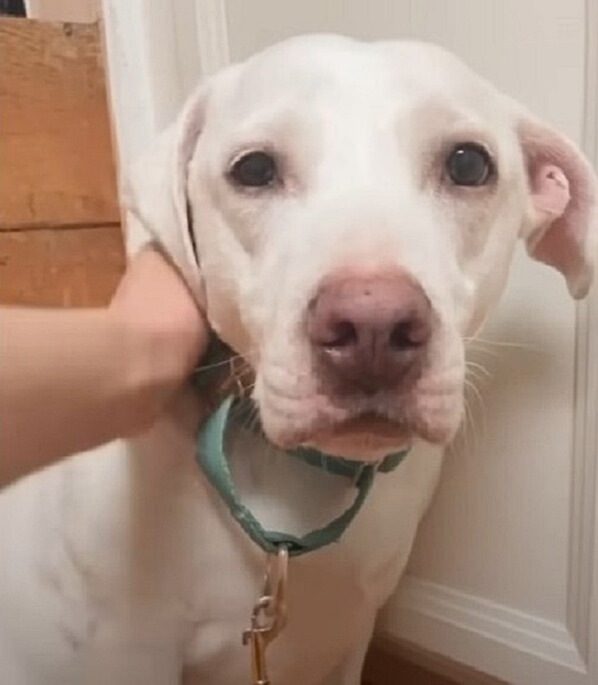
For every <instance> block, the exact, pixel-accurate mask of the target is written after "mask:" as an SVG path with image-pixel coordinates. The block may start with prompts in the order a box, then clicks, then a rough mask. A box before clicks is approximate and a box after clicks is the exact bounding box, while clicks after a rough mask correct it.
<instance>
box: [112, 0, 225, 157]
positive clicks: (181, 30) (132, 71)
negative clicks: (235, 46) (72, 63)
mask: <svg viewBox="0 0 598 685" xmlns="http://www.w3.org/2000/svg"><path fill="white" fill-rule="evenodd" d="M102 12H103V23H104V32H105V45H106V57H107V65H108V82H109V91H110V102H111V110H112V115H113V120H114V128H115V134H116V135H115V137H116V144H117V148H118V159H119V165H120V167H121V168H122V167H123V166H126V165H128V164H130V162H131V161H132V160H133V159H134V158H135V157H136V156H137V155H139V154H140V152H141V151H142V150H143V149H145V148H146V147H147V146H148V145H149V144H150V143H151V141H152V140H153V139H154V138H155V137H156V136H157V135H158V133H159V132H160V131H161V130H162V129H164V128H165V127H166V126H167V125H168V124H169V123H170V121H172V119H173V118H174V117H175V115H176V113H177V111H178V110H179V108H180V106H181V104H182V103H183V101H184V99H185V97H186V96H187V95H188V94H189V92H190V91H191V90H192V88H193V87H194V86H195V85H196V84H197V83H198V82H199V81H200V80H201V79H202V78H205V77H206V76H209V75H210V74H212V73H213V72H214V71H217V70H218V69H219V68H221V67H222V66H225V65H226V64H227V63H228V60H229V50H228V35H227V28H226V15H225V3H224V0H177V1H176V2H155V1H154V0H127V1H126V2H122V0H102Z"/></svg>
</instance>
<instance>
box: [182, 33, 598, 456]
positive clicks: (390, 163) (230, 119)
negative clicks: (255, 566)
mask: <svg viewBox="0 0 598 685" xmlns="http://www.w3.org/2000/svg"><path fill="white" fill-rule="evenodd" d="M184 121H186V122H187V123H186V124H183V128H185V131H184V132H183V133H182V134H180V135H182V139H183V142H182V143H181V142H179V154H181V155H182V156H183V158H186V159H185V162H184V169H185V173H184V174H183V178H184V181H183V183H184V185H186V194H187V200H188V203H189V214H190V215H191V217H192V226H189V227H188V228H189V230H191V231H193V238H194V242H195V246H196V249H197V252H198V254H199V261H200V267H201V273H202V277H203V287H204V291H205V306H206V309H207V314H208V318H209V320H210V322H211V324H212V325H213V327H214V329H215V330H216V331H217V333H218V334H219V335H220V336H221V337H222V338H223V339H224V340H225V341H226V342H228V343H229V344H231V345H232V346H233V347H234V348H235V349H236V350H237V351H238V352H239V353H240V354H241V355H242V356H243V357H244V358H245V359H246V360H247V361H248V362H249V363H250V364H251V366H252V367H253V369H254V371H255V387H254V390H253V396H254V398H255V400H256V402H257V405H258V407H259V411H260V415H261V420H262V423H263V426H264V430H265V432H266V434H267V435H268V437H269V438H270V439H271V440H272V441H273V442H274V443H276V444H279V445H281V446H286V447H289V446H294V445H297V444H313V445H316V446H318V447H320V448H321V449H325V450H326V451H328V452H332V453H336V454H340V455H343V456H347V457H354V458H372V459H374V458H379V457H380V456H381V455H383V454H385V453H388V452H389V451H390V450H393V449H396V448H398V447H400V446H402V445H404V444H406V443H408V442H411V441H413V440H414V439H417V438H421V439H424V440H427V441H431V442H434V443H446V442H448V441H449V440H450V439H451V438H452V437H453V435H454V433H455V432H456V430H457V428H458V426H459V423H460V421H461V416H462V412H463V385H464V372H465V364H464V339H465V338H466V337H469V336H472V335H473V334H474V333H475V332H476V330H477V329H478V328H479V326H480V325H481V323H482V322H483V320H484V318H485V317H486V315H487V314H488V312H489V310H490V308H491V307H492V305H493V304H494V303H495V302H496V301H497V299H498V297H499V295H500V293H501V291H502V289H503V287H504V284H505V280H506V276H507V272H508V268H509V263H510V261H511V256H512V253H513V249H514V247H515V244H516V241H517V239H518V237H523V238H525V239H527V240H528V246H529V250H530V252H532V253H533V255H534V256H536V257H537V258H539V259H541V260H542V261H545V262H547V263H550V264H553V265H554V266H556V267H557V268H559V269H560V270H561V271H562V272H563V273H564V274H565V276H566V277H567V280H568V283H569V287H570V290H571V291H572V293H573V294H574V295H576V296H580V295H582V294H584V293H585V291H586V290H587V287H588V284H589V280H590V276H591V265H590V250H591V247H590V246H591V240H590V238H591V236H590V232H591V231H594V232H595V231H596V228H595V227H593V228H590V223H591V217H590V214H591V210H592V206H593V202H594V201H595V197H594V196H593V193H594V192H595V187H594V185H593V184H594V179H593V178H592V174H591V172H590V171H589V167H588V166H587V164H586V163H585V162H584V160H583V159H582V158H581V156H580V155H579V153H578V152H577V151H576V150H575V149H574V148H573V147H572V146H571V145H570V143H568V142H567V141H565V140H564V139H563V138H561V137H559V136H557V135H556V134H555V133H554V132H552V131H551V130H550V129H548V128H547V127H543V126H541V125H540V124H538V123H537V122H535V121H532V120H531V119H530V118H529V115H527V114H526V113H525V112H523V110H521V109H519V108H518V106H516V105H515V104H514V103H513V102H511V101H509V100H508V99H507V98H505V97H504V96H502V95H501V94H499V93H498V92H497V91H496V90H494V89H493V88H492V87H491V86H490V85H489V84H487V83H486V82H485V81H483V80H482V79H480V78H479V77H477V76H475V75H474V74H473V73H472V72H471V71H469V70H468V69H467V68H466V67H465V66H464V65H462V64H461V63H460V62H458V61H457V60H456V59H455V58H453V57H452V56H450V55H448V54H447V53H445V52H444V51H441V50H440V49H438V48H434V47H431V46H427V45H422V44H415V43H399V42H397V43H378V44H362V43H357V42H355V41H351V40H348V39H343V38H339V37H325V36H317V37H308V38H301V39H294V40H291V41H287V42H286V43H283V44H281V45H279V46H276V47H274V48H271V49H269V50H267V51H265V52H264V53H261V54H260V55H258V56H256V57H254V58H252V59H251V60H249V61H248V62H246V63H244V64H241V65H235V66H233V67H231V68H229V69H228V70H226V71H225V72H223V73H222V74H221V75H218V76H217V77H216V78H215V79H213V80H212V82H211V83H210V84H209V85H208V86H206V87H205V88H204V89H203V91H202V92H201V93H200V94H199V95H197V96H196V98H195V101H194V103H193V104H192V105H191V106H188V108H187V112H186V114H185V115H184ZM190 122H193V123H190ZM190 128H195V129H196V130H195V132H192V133H191V134H189V129H190ZM199 129H201V133H199ZM187 160H188V161H189V164H188V167H187V164H186V162H187Z"/></svg>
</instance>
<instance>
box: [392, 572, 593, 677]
mask: <svg viewBox="0 0 598 685" xmlns="http://www.w3.org/2000/svg"><path fill="white" fill-rule="evenodd" d="M380 629H381V633H382V635H383V636H387V637H389V638H390V639H394V640H396V639H401V640H406V641H409V642H412V643H415V644H417V645H419V646H421V647H423V648H424V649H427V650H430V651H432V652H436V653H438V654H442V655H445V656H446V657H449V658H451V659H456V660H458V661H462V662H463V663H466V664H468V665H470V666H473V667H475V668H477V669H479V670H480V671H483V672H484V673H488V674H490V675H493V676H495V677H497V678H501V679H503V680H506V681H507V682H509V683H521V684H522V685H523V684H524V683H525V684H526V685H527V684H528V683H529V685H538V684H539V683H542V685H570V684H571V685H573V684H575V685H578V684H579V685H581V684H583V685H590V683H592V682H593V681H592V679H591V675H590V673H589V671H588V666H587V664H586V663H584V661H583V659H582V657H581V655H580V652H579V650H578V648H577V645H576V644H575V640H574V639H573V637H572V635H571V633H570V632H569V630H568V629H567V627H566V626H565V625H563V624H560V623H557V622H554V621H549V620H546V619H543V618H540V617H537V616H534V615H532V614H527V613H524V612H522V611H519V610H516V609H512V608H511V607H507V606H504V605H501V604H498V603H496V602H492V601H489V600H487V599H484V598H481V597H477V596H475V595H470V594H466V593H464V592H461V591H458V590H455V589H453V588H449V587H446V586H443V585H438V584H436V583H431V582H428V581H425V580H420V579H418V578H414V577H410V576H408V577H406V578H405V579H404V580H403V583H402V585H401V588H400V590H399V592H398V593H397V595H396V597H395V598H394V599H393V601H392V602H391V603H390V605H389V606H388V607H387V609H386V611H385V613H384V615H383V617H382V620H381V625H380ZM526 672H527V673H529V677H527V675H522V674H525V673H526ZM522 678H523V679H522Z"/></svg>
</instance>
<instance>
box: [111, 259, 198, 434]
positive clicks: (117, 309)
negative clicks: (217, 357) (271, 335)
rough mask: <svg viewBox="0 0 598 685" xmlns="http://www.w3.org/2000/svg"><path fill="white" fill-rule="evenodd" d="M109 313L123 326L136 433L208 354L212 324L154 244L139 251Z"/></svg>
mask: <svg viewBox="0 0 598 685" xmlns="http://www.w3.org/2000/svg"><path fill="white" fill-rule="evenodd" d="M108 311H109V315H110V316H111V317H113V320H114V322H115V323H116V325H117V326H118V327H119V329H120V330H121V331H122V340H123V352H124V354H123V361H124V374H125V378H126V385H127V387H128V388H129V391H130V393H131V397H132V406H134V407H136V408H137V410H136V412H135V416H134V417H132V420H131V421H130V423H131V427H132V431H131V432H138V431H141V430H143V429H145V428H147V426H148V425H150V424H151V423H153V421H155V419H156V418H157V417H158V416H159V415H160V414H161V413H162V412H163V411H164V409H165V408H166V406H167V404H168V403H169V401H170V400H171V399H172V397H173V396H174V395H175V394H176V392H177V390H178V389H179V388H180V387H181V385H182V384H183V383H184V382H185V380H186V379H187V378H188V377H189V375H190V373H191V371H192V370H193V368H194V367H195V366H196V365H197V363H198V362H199V359H200V358H201V356H202V355H203V354H204V352H205V351H206V348H207V344H208V338H209V328H208V325H207V322H206V321H205V318H204V317H203V315H202V313H201V312H200V311H199V309H198V307H197V304H196V302H195V300H194V299H193V297H192V295H191V293H190V292H189V290H188V288H187V286H186V284H185V283H184V281H183V279H182V278H181V276H180V275H179V274H178V273H177V272H176V270H175V268H174V267H173V266H172V265H171V264H169V263H168V261H167V260H166V258H165V257H164V256H163V255H162V254H160V252H158V250H157V249H155V248H153V247H148V248H146V249H144V250H143V251H142V252H141V253H139V254H138V255H137V256H135V257H134V258H133V259H132V260H131V262H130V263H129V266H128V268H127V271H126V273H125V275H124V277H123V279H122V281H121V283H120V285H119V287H118V289H117V291H116V293H115V295H114V298H113V300H112V302H111V304H110V307H109V310H108Z"/></svg>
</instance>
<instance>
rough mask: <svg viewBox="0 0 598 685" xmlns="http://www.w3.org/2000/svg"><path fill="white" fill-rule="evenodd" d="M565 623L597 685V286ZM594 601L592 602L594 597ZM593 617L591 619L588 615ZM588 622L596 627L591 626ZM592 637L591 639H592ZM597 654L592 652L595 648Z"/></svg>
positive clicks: (594, 155) (591, 66) (587, 325)
mask: <svg viewBox="0 0 598 685" xmlns="http://www.w3.org/2000/svg"><path fill="white" fill-rule="evenodd" d="M596 26H598V0H586V63H585V69H586V73H585V107H584V126H583V129H584V130H583V147H584V149H585V152H586V153H587V155H588V157H589V158H590V159H591V160H592V161H593V163H594V165H598V33H597V32H596V30H595V27H596ZM575 353H576V374H575V426H574V443H573V460H572V474H571V483H572V486H571V487H572V491H571V510H570V528H569V540H570V549H569V568H568V571H569V576H568V584H567V625H568V627H569V629H570V631H571V634H572V635H573V636H574V638H575V641H576V644H577V647H578V649H579V651H580V653H581V654H582V655H583V657H584V660H586V661H591V662H592V663H590V667H591V670H592V672H593V674H594V676H595V682H598V663H597V660H598V654H596V653H595V654H593V655H592V654H591V653H590V652H591V650H590V645H595V644H598V635H597V634H596V633H597V631H598V598H597V597H596V596H595V593H594V592H593V590H594V589H595V588H593V585H594V584H596V582H597V580H596V576H597V575H598V561H596V560H595V555H597V554H598V549H597V548H598V509H597V504H598V422H597V421H596V417H597V416H598V287H596V285H594V288H593V289H592V292H591V293H590V295H589V297H588V298H587V299H586V300H585V301H583V302H580V303H579V304H578V307H577V323H576V350H575ZM592 598H593V599H592ZM592 615H593V616H592ZM592 622H593V623H594V626H593V627H592ZM592 636H593V640H592ZM594 650H596V648H594Z"/></svg>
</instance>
